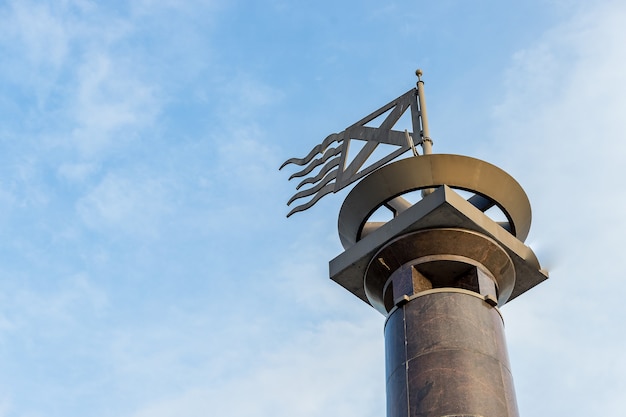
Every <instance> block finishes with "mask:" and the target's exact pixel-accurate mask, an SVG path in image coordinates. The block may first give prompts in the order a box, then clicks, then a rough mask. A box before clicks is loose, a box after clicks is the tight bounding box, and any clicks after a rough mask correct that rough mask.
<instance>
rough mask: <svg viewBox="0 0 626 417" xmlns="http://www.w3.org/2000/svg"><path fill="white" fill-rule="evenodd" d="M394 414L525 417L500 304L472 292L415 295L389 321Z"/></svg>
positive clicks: (388, 355) (407, 416)
mask: <svg viewBox="0 0 626 417" xmlns="http://www.w3.org/2000/svg"><path fill="white" fill-rule="evenodd" d="M385 350H386V377H387V417H518V416H519V414H518V411H517V404H516V400H515V391H514V388H513V379H512V376H511V371H510V366H509V360H508V355H507V350H506V344H505V339H504V325H503V322H502V317H501V316H500V313H499V311H498V309H497V308H496V307H493V306H492V305H490V304H489V303H488V302H486V301H485V299H484V298H483V297H482V296H481V295H479V294H475V293H472V292H470V291H468V290H463V289H456V288H441V289H434V290H427V291H424V292H422V293H419V294H417V295H414V296H412V297H409V298H408V301H407V302H404V303H401V304H399V305H398V306H397V307H396V308H395V309H394V310H392V311H391V312H390V314H389V317H388V318H387V321H386V324H385Z"/></svg>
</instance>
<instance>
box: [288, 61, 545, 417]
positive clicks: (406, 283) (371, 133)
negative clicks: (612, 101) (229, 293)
mask: <svg viewBox="0 0 626 417" xmlns="http://www.w3.org/2000/svg"><path fill="white" fill-rule="evenodd" d="M416 75H417V77H418V82H417V87H416V88H413V89H411V90H409V91H408V92H406V93H405V94H403V95H401V96H400V97H398V98H396V99H395V100H393V101H391V102H390V103H389V104H387V105H386V106H383V107H381V108H380V109H378V110H376V111H375V112H373V113H371V114H369V115H368V116H366V117H364V118H363V119H361V120H359V121H358V122H356V123H354V124H353V125H351V126H349V127H348V128H346V129H345V130H343V131H342V132H340V133H333V134H332V135H329V136H328V137H327V138H326V139H324V141H322V143H321V144H319V145H317V146H315V147H314V148H313V149H312V150H311V152H309V154H308V155H307V156H306V157H304V158H291V159H288V160H287V161H285V163H284V164H283V165H282V166H281V169H282V168H283V167H285V166H286V165H289V164H295V165H299V166H303V167H304V168H303V169H302V170H300V171H298V172H296V173H294V174H293V175H291V177H290V178H289V179H290V180H291V179H293V178H300V177H305V176H306V178H305V179H303V180H302V181H301V182H300V183H299V184H298V186H297V187H296V189H298V190H300V188H302V187H304V186H308V187H307V188H305V189H303V190H301V191H298V192H297V193H296V194H295V195H294V196H293V197H291V199H290V200H289V202H288V204H291V203H293V202H294V201H296V200H299V199H304V198H307V197H308V198H309V199H308V200H307V201H306V202H304V203H302V204H300V205H298V206H296V207H294V208H293V209H292V210H291V211H290V212H289V214H288V215H287V217H289V216H290V215H292V214H293V213H296V212H299V211H303V210H306V209H308V208H310V207H311V206H313V205H314V204H315V203H316V202H317V201H318V200H319V199H320V198H322V197H323V196H325V195H326V194H329V193H331V192H337V191H339V190H341V189H343V188H344V187H346V186H348V185H350V184H352V183H354V182H356V181H358V180H361V181H359V182H358V183H357V184H356V185H355V186H354V187H353V188H352V190H351V191H350V192H349V193H348V195H347V197H346V199H345V201H344V202H343V205H342V206H341V210H340V212H339V221H338V229H339V238H340V240H341V243H342V245H343V247H344V249H345V251H344V252H343V253H341V254H340V255H338V256H337V257H336V258H335V259H333V260H331V261H330V264H329V269H330V278H331V279H332V280H334V281H335V282H337V283H338V284H340V285H341V286H343V287H344V288H345V289H347V290H348V291H350V292H351V293H352V294H354V295H355V296H356V297H358V298H360V299H361V300H363V301H364V302H365V303H367V304H369V305H371V306H372V307H374V308H375V309H376V310H378V311H379V312H381V313H382V314H383V315H384V316H385V317H386V320H385V350H386V355H385V357H386V364H385V365H386V381H387V417H442V416H449V417H452V416H464V417H465V416H467V417H518V416H519V414H518V410H517V404H516V400H515V391H514V388H513V378H512V375H511V371H510V365H509V362H508V356H507V352H506V346H505V342H504V324H503V321H502V315H501V313H500V310H499V307H500V306H502V305H504V304H505V303H507V302H509V301H510V300H513V299H514V298H516V297H518V296H520V295H522V294H523V293H525V292H526V291H528V290H529V289H531V288H533V287H534V286H536V285H538V284H539V283H541V282H542V281H544V280H545V279H547V277H548V276H547V273H546V272H545V271H544V270H543V269H541V266H540V264H539V261H538V260H537V258H536V256H535V254H534V253H533V251H532V250H531V249H530V248H529V247H528V246H526V245H524V243H523V242H524V240H525V239H526V237H527V235H528V232H529V230H530V222H531V209H530V202H529V201H528V197H527V196H526V193H525V192H524V190H523V189H522V187H521V186H520V185H519V183H518V182H517V181H515V179H514V178H513V177H511V176H510V175H509V174H507V173H506V172H504V171H503V170H501V169H500V168H498V167H496V166H494V165H491V164H489V163H487V162H484V161H481V160H478V159H475V158H470V157H467V156H461V155H446V154H433V153H432V140H431V139H430V132H429V127H428V118H427V114H426V101H425V98H424V83H423V81H422V79H421V77H422V72H421V70H417V71H416ZM407 111H410V115H411V123H412V130H413V132H411V133H410V132H408V130H406V129H405V130H404V131H401V130H397V129H394V128H395V127H396V125H397V124H398V121H399V120H400V118H401V117H402V115H403V114H404V113H405V112H407ZM386 113H387V114H386ZM385 114H386V117H384V120H382V122H381V123H380V125H379V127H370V126H368V124H369V123H370V122H372V121H374V120H376V119H378V118H379V117H381V118H382V116H383V115H385ZM411 135H414V136H416V135H419V140H418V141H417V144H418V145H421V147H422V155H418V152H417V150H416V148H415V144H414V143H413V138H412V136H411ZM354 140H359V141H364V142H365V143H364V145H363V147H362V148H361V150H360V151H359V152H358V153H357V155H356V156H355V157H354V159H352V160H351V161H348V159H347V155H348V147H349V146H350V143H351V142H352V141H354ZM380 144H386V145H395V147H396V149H395V150H393V151H392V152H391V153H389V154H387V155H385V156H383V157H382V158H370V157H371V156H372V154H373V152H374V150H375V149H376V147H377V146H378V145H380ZM331 145H333V146H331ZM408 150H412V151H413V155H414V156H415V157H410V158H405V159H400V160H397V161H394V159H396V158H397V157H398V156H400V155H401V154H403V153H404V152H406V151H408ZM316 157H317V158H316ZM370 159H374V160H373V161H370ZM392 161H393V162H392ZM316 171H317V173H315V174H314V172H316ZM417 190H421V191H422V193H421V195H422V198H421V200H419V201H417V202H416V203H411V202H409V201H408V200H407V199H405V196H404V195H405V194H408V193H411V192H413V191H417ZM455 190H463V191H464V192H465V193H463V195H461V194H459V193H457V192H456V191H455ZM467 192H469V194H470V195H469V198H467V197H466V196H467ZM383 207H384V208H386V209H389V210H390V211H391V213H392V219H391V220H389V221H387V222H377V221H371V219H370V217H371V216H372V214H373V213H375V212H377V211H378V209H380V208H383ZM492 208H496V209H498V210H500V211H501V213H502V214H503V215H504V217H505V218H506V221H500V222H498V221H494V220H492V219H491V218H490V217H488V216H487V214H486V212H487V211H488V210H490V209H492Z"/></svg>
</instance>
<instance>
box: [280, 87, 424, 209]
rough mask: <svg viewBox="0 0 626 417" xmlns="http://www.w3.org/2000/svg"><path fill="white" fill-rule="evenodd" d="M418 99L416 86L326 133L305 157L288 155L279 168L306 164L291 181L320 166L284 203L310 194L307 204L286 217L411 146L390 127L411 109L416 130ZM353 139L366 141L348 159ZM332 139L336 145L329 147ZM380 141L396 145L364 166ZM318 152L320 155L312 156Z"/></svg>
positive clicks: (305, 207)
mask: <svg viewBox="0 0 626 417" xmlns="http://www.w3.org/2000/svg"><path fill="white" fill-rule="evenodd" d="M417 100H418V98H417V89H415V88H413V89H411V90H409V91H407V92H406V93H405V94H403V95H401V96H400V97H398V98H396V99H395V100H393V101H391V102H390V103H388V104H387V105H385V106H383V107H381V108H380V109H378V110H376V111H375V112H373V113H371V114H369V115H367V116H366V117H364V118H363V119H361V120H359V121H358V122H356V123H354V124H353V125H352V126H350V127H348V128H346V129H345V130H344V131H342V132H340V133H333V134H332V135H329V136H328V137H327V138H326V139H324V141H323V142H322V143H321V144H319V145H317V146H315V147H314V148H313V149H312V150H311V152H309V154H308V155H307V156H306V157H304V158H291V159H288V160H287V161H285V162H284V163H283V165H282V166H281V167H280V169H282V168H283V167H285V166H286V165H288V164H296V165H300V166H305V168H304V169H302V170H301V171H298V172H296V173H294V174H292V175H291V177H289V179H290V180H291V179H292V178H297V177H304V176H305V175H308V174H310V173H311V172H312V171H313V170H315V169H316V168H317V167H319V166H320V165H323V166H322V168H321V169H320V171H319V172H318V173H317V174H316V175H313V176H310V177H307V178H305V179H304V180H302V181H301V182H300V183H299V184H298V186H297V187H296V189H300V188H301V187H302V186H304V185H306V184H312V186H311V187H310V188H307V189H306V190H302V191H299V192H297V193H296V194H295V195H294V196H293V197H291V199H290V200H289V202H288V203H287V205H290V204H291V203H293V202H294V201H295V200H297V199H300V198H304V197H310V196H313V197H312V198H311V199H310V200H309V201H308V202H307V203H305V204H301V205H299V206H296V207H294V208H293V209H292V210H291V211H290V212H289V214H287V217H289V216H291V215H292V214H293V213H297V212H299V211H304V210H306V209H308V208H309V207H311V206H313V205H314V204H315V203H316V202H317V201H319V199H320V198H322V197H323V196H325V195H326V194H329V193H331V192H334V193H336V192H337V191H339V190H341V189H342V188H344V187H346V186H348V185H350V184H352V183H353V182H354V181H357V180H358V179H360V178H362V177H364V176H365V175H367V174H369V173H370V172H372V171H374V170H376V169H378V168H380V167H382V166H383V165H385V164H387V163H389V162H390V161H392V160H393V159H395V158H397V157H398V156H400V155H401V154H403V153H404V152H406V151H408V150H409V149H411V144H410V143H409V142H408V141H407V136H406V133H405V131H403V130H402V131H401V130H393V127H394V126H395V125H396V123H397V122H398V120H400V118H401V117H402V115H403V114H404V113H405V112H406V111H407V110H408V109H411V124H412V125H413V131H414V132H415V131H416V129H417V130H418V132H419V129H420V119H419V118H420V113H419V107H418V104H417ZM385 113H388V114H387V115H386V117H385V118H384V120H383V122H382V123H381V124H380V126H379V127H370V126H366V125H367V124H368V123H370V122H372V121H373V120H375V119H377V118H378V117H380V116H382V115H384V114H385ZM353 140H359V141H365V144H364V146H363V147H362V148H361V149H360V151H359V152H358V153H357V154H356V155H355V157H354V159H352V160H351V161H349V160H348V149H349V147H350V142H351V141H353ZM335 142H336V143H337V146H334V147H330V145H331V144H334V143H335ZM380 144H387V145H395V146H396V147H397V148H396V149H395V150H394V151H393V152H391V153H390V154H388V155H386V156H384V157H382V158H380V159H377V160H375V161H373V162H372V163H370V164H369V165H367V166H365V167H363V166H364V165H365V163H366V162H369V158H370V156H371V155H372V154H373V153H374V151H375V150H376V148H377V147H378V145H380ZM320 154H321V157H319V158H316V159H313V158H315V156H317V155H320Z"/></svg>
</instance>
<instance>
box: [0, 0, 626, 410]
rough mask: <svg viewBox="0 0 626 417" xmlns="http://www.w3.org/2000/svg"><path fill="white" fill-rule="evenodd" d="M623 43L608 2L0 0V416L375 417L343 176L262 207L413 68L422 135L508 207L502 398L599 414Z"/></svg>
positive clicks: (372, 321)
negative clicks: (302, 162) (317, 197)
mask: <svg viewBox="0 0 626 417" xmlns="http://www.w3.org/2000/svg"><path fill="white" fill-rule="evenodd" d="M625 39H626V3H624V2H620V1H610V0H597V1H594V2H586V1H582V0H552V1H549V0H529V1H526V2H501V1H495V0H484V1H479V2H466V1H459V0H441V1H437V2H424V1H409V0H398V1H394V0H390V1H386V2H380V1H370V0H365V1H354V0H346V1H332V2H331V1H327V0H318V1H316V2H293V1H292V2H288V1H284V0H266V1H258V0H248V1H240V0H228V1H225V0H204V1H202V0H187V1H176V0H161V1H155V0H136V1H127V2H122V1H107V2H96V1H89V0H55V1H51V0H50V1H47V0H39V1H33V0H0V236H1V239H0V417H57V416H58V417H61V416H63V417H68V416H81V417H83V416H89V417H92V416H93V417H113V416H115V417H120V416H123V417H170V416H171V417H173V416H177V417H179V416H185V417H196V416H198V417H199V416H229V417H243V416H246V417H250V416H272V417H282V416H300V417H322V416H324V417H326V416H334V415H337V416H346V417H348V416H359V417H374V416H383V415H384V414H385V394H384V392H385V391H384V390H385V388H384V346H383V325H384V317H383V316H382V315H380V314H379V313H378V312H376V311H375V310H374V309H372V308H371V307H369V306H367V305H366V304H365V303H363V302H362V301H360V300H358V299H356V297H354V296H353V295H352V294H350V293H348V292H347V291H345V290H344V289H342V288H341V287H339V286H338V285H337V284H335V283H333V282H332V281H330V279H329V278H328V261H330V260H331V259H332V258H334V257H335V256H337V255H339V254H340V253H341V252H342V250H343V249H342V247H341V245H340V242H339V237H338V235H337V229H336V222H337V217H336V216H337V215H338V213H339V208H340V206H341V203H342V201H343V199H344V198H345V196H346V193H347V192H348V189H346V190H343V191H341V192H339V193H337V194H335V195H329V196H326V197H325V198H323V199H322V200H321V201H320V202H319V203H318V204H316V205H315V206H314V207H312V208H311V209H309V210H307V211H306V212H304V213H297V214H295V215H293V216H291V217H290V218H289V219H287V218H286V217H285V215H286V214H287V213H288V211H289V207H287V206H286V202H287V200H288V199H289V198H290V197H291V196H292V195H293V193H294V192H295V185H296V184H295V183H294V181H291V182H289V181H288V177H289V174H290V172H286V170H283V171H278V167H279V166H280V165H281V164H282V162H283V161H285V160H286V159H288V158H291V157H301V156H304V155H306V153H308V152H309V150H310V149H311V148H312V147H313V146H315V145H316V144H318V143H320V142H321V141H322V140H323V138H325V137H326V136H327V135H328V134H330V133H333V132H339V131H341V130H343V129H345V128H346V127H347V126H349V125H351V124H352V123H354V122H356V121H358V120H359V119H361V118H362V117H363V116H365V115H367V114H369V113H370V112H372V111H374V110H375V109H377V108H379V107H380V106H382V105H384V104H386V103H387V102H389V101H390V100H392V99H393V98H395V97H397V96H399V95H401V94H402V93H404V92H405V91H407V90H409V89H410V88H412V87H413V86H414V85H415V81H416V77H415V75H414V71H415V69H416V68H418V67H420V68H422V69H423V71H424V77H423V78H424V80H425V88H426V97H427V103H428V115H429V123H430V133H431V137H432V138H433V140H434V148H433V149H434V152H436V153H456V154H462V155H468V156H472V157H476V158H480V159H483V160H485V161H488V162H490V163H493V164H495V165H497V166H499V167H501V168H502V169H504V170H506V171H507V172H509V173H510V174H511V175H513V176H514V177H515V178H516V179H517V180H518V181H519V182H520V184H521V185H522V186H523V187H524V189H525V190H526V192H527V194H528V196H529V198H530V201H531V204H532V207H533V225H532V227H531V233H530V235H529V238H528V239H527V241H526V243H527V244H528V245H530V246H531V247H532V248H533V249H534V250H535V252H536V253H537V255H538V257H539V259H540V261H541V262H542V265H543V266H544V267H545V268H547V269H548V270H549V271H550V279H549V280H548V281H546V282H544V283H542V284H541V285H539V286H538V287H536V288H534V289H533V290H532V291H530V292H528V293H527V294H525V295H523V296H522V297H520V298H518V299H516V300H514V301H512V302H511V303H510V304H507V305H505V306H503V307H502V313H503V316H504V319H505V324H506V335H507V343H508V348H509V355H510V360H511V366H512V371H513V377H514V381H515V386H516V392H517V399H518V404H519V409H520V414H521V415H523V416H541V415H563V416H564V415H567V416H572V417H576V416H580V417H582V416H589V415H621V414H622V413H623V409H624V405H623V403H624V397H625V394H626V382H625V381H624V377H623V376H624V375H625V374H626V359H625V357H624V354H623V352H624V351H626V331H625V329H626V325H625V324H624V317H626V303H624V301H623V293H624V292H625V291H626V281H625V279H624V277H626V266H625V264H623V263H622V262H621V260H623V257H624V254H623V248H624V244H623V236H624V235H625V234H626V216H624V214H623V212H624V210H625V209H626V187H625V186H624V184H623V181H624V178H626V163H625V162H624V161H626V142H624V140H623V134H624V131H626V116H624V114H626V71H625V70H624V69H625V68H626V48H624V40H625Z"/></svg>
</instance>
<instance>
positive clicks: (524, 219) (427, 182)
mask: <svg viewBox="0 0 626 417" xmlns="http://www.w3.org/2000/svg"><path fill="white" fill-rule="evenodd" d="M442 185H447V186H449V187H452V188H459V189H462V190H467V191H470V192H473V193H477V194H480V195H482V196H483V197H485V198H488V199H490V200H491V201H493V202H494V203H495V204H496V205H497V206H498V207H499V208H500V210H502V212H503V213H504V215H505V216H506V217H507V219H508V220H509V223H510V226H511V233H512V234H513V235H514V236H516V237H517V238H518V239H519V240H521V241H524V240H525V239H526V237H527V236H528V232H529V230H530V222H531V210H530V202H529V201H528V197H527V196H526V193H525V192H524V190H523V189H522V187H521V186H520V185H519V183H518V182H517V181H515V179H514V178H513V177H511V176H510V175H509V174H507V173H506V172H504V171H503V170H501V169H500V168H498V167H497V166H495V165H492V164H489V163H487V162H484V161H481V160H479V159H475V158H470V157H467V156H461V155H448V154H430V155H422V156H418V157H412V158H407V159H402V160H399V161H396V162H394V163H392V164H389V165H386V166H384V167H382V168H380V169H378V170H376V171H374V172H373V173H371V174H370V175H368V176H367V177H365V178H364V179H363V180H362V181H361V182H360V183H358V184H357V185H356V186H355V187H354V188H353V189H352V191H350V193H349V194H348V196H347V197H346V200H345V201H344V203H343V205H342V206H341V211H340V212H339V237H340V239H341V243H342V244H343V246H344V248H348V247H350V246H352V245H354V244H355V243H356V242H357V241H358V240H359V239H360V237H361V232H362V230H363V227H364V226H365V222H366V221H367V219H368V218H369V216H371V215H372V213H374V212H375V211H376V210H377V209H378V208H380V207H381V206H382V205H383V204H385V203H386V202H387V201H389V200H391V199H393V198H395V197H397V196H399V195H402V194H404V193H407V192H410V191H415V190H420V189H425V188H434V187H439V186H442Z"/></svg>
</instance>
